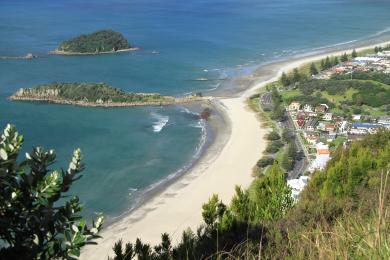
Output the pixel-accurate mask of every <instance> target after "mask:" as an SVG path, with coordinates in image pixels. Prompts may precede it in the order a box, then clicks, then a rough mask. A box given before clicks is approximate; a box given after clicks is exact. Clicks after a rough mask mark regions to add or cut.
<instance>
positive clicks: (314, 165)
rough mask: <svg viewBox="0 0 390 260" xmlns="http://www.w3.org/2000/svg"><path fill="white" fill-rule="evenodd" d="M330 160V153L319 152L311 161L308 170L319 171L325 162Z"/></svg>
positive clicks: (324, 165)
mask: <svg viewBox="0 0 390 260" xmlns="http://www.w3.org/2000/svg"><path fill="white" fill-rule="evenodd" d="M329 160H330V155H329V154H321V155H317V156H316V158H315V159H314V160H313V161H311V163H310V165H309V168H308V171H309V172H314V171H317V170H318V171H321V170H323V169H325V167H326V164H327V163H328V161H329Z"/></svg>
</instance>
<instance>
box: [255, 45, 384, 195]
mask: <svg viewBox="0 0 390 260" xmlns="http://www.w3.org/2000/svg"><path fill="white" fill-rule="evenodd" d="M388 49H389V48H386V50H384V49H382V48H379V47H376V48H375V50H374V52H373V53H366V54H364V55H358V53H356V51H355V50H354V51H353V53H352V54H351V55H350V56H348V55H347V54H344V55H343V56H341V57H340V60H339V58H338V57H326V59H324V60H322V61H321V63H319V65H318V64H317V65H316V64H315V63H312V64H311V65H310V68H309V69H308V71H309V74H310V76H308V77H306V78H305V75H303V73H302V69H301V70H298V69H295V70H294V72H293V73H292V74H291V75H290V76H288V75H286V74H284V73H283V75H282V78H281V83H276V84H273V85H272V86H269V87H268V91H266V92H264V93H262V94H261V95H260V98H259V102H260V106H261V107H262V109H263V110H264V111H265V112H268V114H269V115H270V117H271V118H272V117H273V118H272V119H274V120H275V119H276V121H279V123H278V125H277V126H278V127H279V128H281V129H279V132H280V131H281V130H282V128H288V129H290V130H291V131H293V132H294V133H295V138H296V141H295V143H296V144H297V145H296V147H297V150H298V151H299V152H301V154H302V155H304V156H303V157H300V158H297V160H296V161H299V160H300V161H304V163H300V167H299V168H298V169H297V167H294V169H293V170H291V171H288V174H287V176H288V179H289V180H288V184H289V185H290V187H291V188H292V193H293V197H294V198H295V199H298V198H299V193H300V191H302V190H303V188H304V187H305V185H306V184H307V182H308V180H309V178H310V174H311V173H313V172H315V171H318V170H323V169H324V168H325V167H326V164H327V162H328V161H329V160H330V159H331V157H332V153H333V152H334V151H336V150H337V148H338V147H340V146H343V145H347V144H348V143H350V142H352V141H354V140H358V139H362V138H364V137H365V136H366V135H369V134H374V133H376V132H377V131H378V130H379V129H382V128H387V129H390V109H389V107H390V100H389V99H387V98H386V97H387V96H386V95H387V94H388V93H389V92H390V86H389V85H388V82H390V81H387V80H390V51H389V50H388ZM317 66H319V67H320V68H321V69H317ZM377 78H380V80H377ZM383 78H385V80H383ZM374 80H377V81H379V82H377V81H374ZM367 82H368V83H369V84H368V83H367ZM384 83H386V84H384ZM370 84H372V85H370ZM281 85H282V86H281ZM377 88H380V91H379V92H378V91H377V92H375V91H376V89H377ZM366 89H370V90H375V91H372V92H374V95H375V94H376V96H374V97H373V98H372V99H373V101H371V100H370V101H366V100H365V99H367V96H368V95H365V93H364V91H365V90H366ZM378 98H382V99H383V100H382V101H381V102H377V100H376V99H378ZM360 99H362V100H360ZM279 100H280V101H279ZM370 102H371V103H370ZM377 103H378V105H377ZM289 122H290V123H289ZM291 122H292V123H291ZM284 131H285V129H284ZM286 170H287V169H286ZM294 170H295V172H294Z"/></svg>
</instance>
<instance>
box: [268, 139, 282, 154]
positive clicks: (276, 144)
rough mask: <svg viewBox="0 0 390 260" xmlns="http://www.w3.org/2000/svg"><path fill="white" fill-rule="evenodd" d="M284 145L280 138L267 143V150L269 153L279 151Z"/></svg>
mask: <svg viewBox="0 0 390 260" xmlns="http://www.w3.org/2000/svg"><path fill="white" fill-rule="evenodd" d="M282 147H283V143H282V142H281V141H280V140H276V141H272V142H270V143H269V144H268V145H267V148H265V151H266V152H267V153H271V154H273V153H277V152H278V151H279V149H280V148H282Z"/></svg>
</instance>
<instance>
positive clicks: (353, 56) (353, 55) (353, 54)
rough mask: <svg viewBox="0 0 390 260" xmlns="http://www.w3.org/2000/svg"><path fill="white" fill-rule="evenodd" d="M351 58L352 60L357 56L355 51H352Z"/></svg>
mask: <svg viewBox="0 0 390 260" xmlns="http://www.w3.org/2000/svg"><path fill="white" fill-rule="evenodd" d="M351 56H352V59H354V58H356V57H357V56H358V54H357V52H356V50H355V49H353V51H352V54H351Z"/></svg>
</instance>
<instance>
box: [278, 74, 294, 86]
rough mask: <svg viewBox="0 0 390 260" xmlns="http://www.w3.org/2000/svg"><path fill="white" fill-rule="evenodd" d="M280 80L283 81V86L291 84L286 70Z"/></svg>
mask: <svg viewBox="0 0 390 260" xmlns="http://www.w3.org/2000/svg"><path fill="white" fill-rule="evenodd" d="M280 82H281V83H282V85H283V87H288V86H289V85H290V84H291V82H290V79H289V78H288V77H287V75H286V73H284V72H283V73H282V76H281V77H280Z"/></svg>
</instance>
